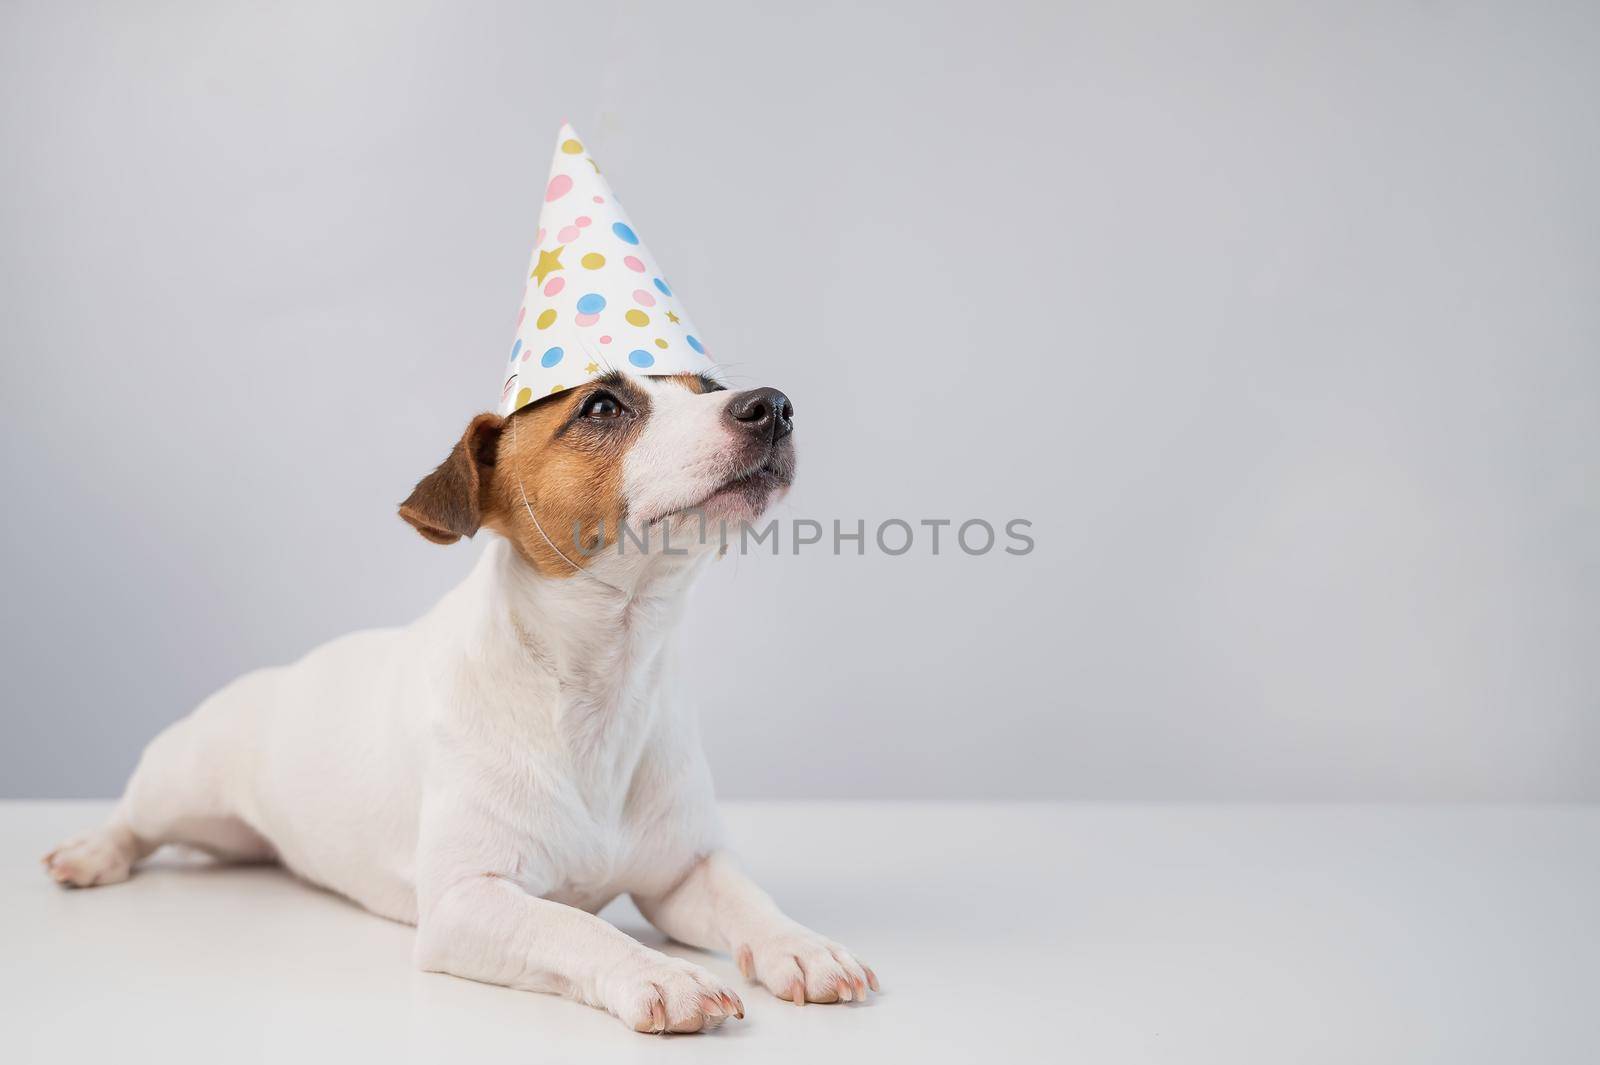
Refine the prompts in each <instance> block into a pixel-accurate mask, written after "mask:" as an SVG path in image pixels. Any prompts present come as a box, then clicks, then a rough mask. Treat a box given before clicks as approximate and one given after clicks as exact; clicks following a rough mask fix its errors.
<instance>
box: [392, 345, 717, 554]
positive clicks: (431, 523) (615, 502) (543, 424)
mask: <svg viewBox="0 0 1600 1065" xmlns="http://www.w3.org/2000/svg"><path fill="white" fill-rule="evenodd" d="M684 376H686V377H688V376H692V375H684ZM690 387H693V386H690ZM649 412H650V399H649V396H648V395H646V394H645V391H644V389H642V388H640V387H639V386H638V385H637V384H636V383H634V382H633V381H631V380H629V379H628V378H627V377H626V375H623V374H610V375H607V376H605V377H601V378H597V379H595V380H594V381H591V382H589V383H588V384H586V385H584V386H582V387H580V388H575V389H572V390H571V391H569V392H565V393H562V394H560V395H557V396H552V397H550V398H549V399H546V400H544V401H542V402H539V403H535V404H534V405H533V406H531V407H525V408H523V409H522V410H520V411H517V412H516V413H515V414H513V415H511V416H510V417H509V418H505V419H501V418H499V417H498V416H496V415H493V414H480V415H478V417H476V418H474V419H473V420H472V423H471V425H469V426H468V428H467V432H466V434H464V435H463V437H462V440H461V442H460V443H458V444H457V445H456V447H455V449H454V450H453V451H451V453H450V457H449V458H447V459H446V460H445V461H444V462H443V463H442V464H441V465H440V466H439V468H438V469H437V470H435V471H434V472H433V473H432V474H429V475H428V476H427V477H425V478H423V480H422V481H421V482H420V483H419V484H418V485H417V487H416V490H415V491H414V492H412V494H411V497H410V498H409V499H407V500H406V502H405V503H403V504H401V507H400V516H401V517H402V518H405V520H407V521H408V522H410V523H411V524H412V525H414V526H416V528H417V531H418V532H420V533H422V535H423V536H425V537H427V538H428V539H429V540H432V541H434V542H435V543H443V544H448V543H454V542H455V541H456V540H457V539H459V538H460V537H462V536H471V535H472V534H473V533H475V532H476V531H477V530H478V528H479V527H486V528H490V529H493V530H494V531H495V532H498V533H500V534H501V535H502V536H504V537H506V539H508V540H510V541H511V542H512V543H513V544H514V545H516V548H517V550H518V551H519V552H520V553H521V554H522V556H523V557H524V558H525V559H527V560H528V561H529V562H530V563H532V564H533V566H534V567H535V568H536V569H538V570H539V572H540V573H542V574H544V575H546V576H550V577H567V576H571V575H572V574H573V572H574V570H573V566H574V565H576V566H578V567H582V566H585V565H587V564H588V563H589V562H590V561H591V560H592V559H594V558H596V557H598V556H599V555H600V554H601V553H602V552H603V550H604V549H605V548H607V547H610V546H612V545H614V544H615V543H616V541H617V537H618V535H619V530H620V529H621V526H622V522H623V520H624V519H625V518H626V517H627V515H626V514H625V513H624V506H623V500H622V461H623V458H624V456H626V455H627V453H628V448H629V447H630V446H631V445H632V443H633V441H634V439H635V438H636V437H637V436H638V434H639V431H640V430H641V429H642V428H643V426H644V421H645V419H646V417H648V415H649ZM524 500H526V502H524ZM530 509H531V510H532V512H533V515H537V518H538V523H537V524H535V522H534V517H533V516H530V514H529V510H530ZM541 527H542V528H543V530H544V531H543V534H541V533H540V528H541ZM546 537H548V538H549V539H548V541H547V540H546ZM552 544H553V545H554V546H553V547H552ZM557 549H559V552H560V553H559V554H558V553H557ZM562 555H565V556H566V557H565V559H563V558H562Z"/></svg>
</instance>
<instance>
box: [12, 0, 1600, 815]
mask: <svg viewBox="0 0 1600 1065" xmlns="http://www.w3.org/2000/svg"><path fill="white" fill-rule="evenodd" d="M1197 8H1199V10H1197ZM1597 54H1600V18H1597V16H1596V9H1595V8H1594V7H1593V6H1591V5H1581V4H1522V3H1519V4H1512V3H1504V4H1499V5H1477V4H1458V3H1450V2H1429V3H1417V4H1406V5H1400V4H1392V3H1381V4H1361V5H1349V4H1334V3H1329V4H1323V5H1288V4H1265V3H1263V4H1246V3H1217V4H1207V5H1192V4H1187V3H1171V4H1144V3H1136V4H1114V3H1110V2H1098V3H1092V4H1082V3H1068V4H1059V3H1048V4H1046V3H1039V4H1032V5H1023V4H1005V3H999V4H997V3H985V4H956V3H938V4H934V3H906V4H902V5H896V6H879V5H874V6H871V7H870V8H869V7H866V6H862V5H856V4H826V3H823V4H810V5H805V6H804V8H803V9H797V8H796V5H782V6H781V7H780V6H779V5H772V10H771V11H768V12H761V11H758V10H755V9H754V6H753V5H748V4H743V3H724V4H705V3H695V4H663V3H644V2H638V3H624V4H619V3H614V2H613V3H604V2H586V3H582V4H575V3H567V4H525V3H513V2H506V3H492V4H491V3H476V4H472V3H469V4H446V3H437V4H414V3H383V4H371V5H359V4H353V3H341V4H324V3H316V4H304V5H272V6H271V7H270V9H269V8H268V6H267V5H260V6H259V7H256V6H252V7H249V8H247V7H245V6H242V5H239V6H235V5H231V4H218V3H190V4H157V3H106V4H102V5H88V4H82V3H62V2H50V3H18V2H15V0H8V2H6V3H5V4H4V6H3V8H0V108H3V109H4V110H3V114H4V160H3V162H0V218H3V224H4V242H3V250H0V270H3V281H4V297H3V312H4V313H3V318H0V321H3V329H4V344H5V362H4V375H5V376H4V381H3V384H4V389H5V397H4V398H5V411H6V415H5V420H4V440H3V443H4V447H3V459H0V461H3V462H4V464H5V466H4V498H5V500H6V501H7V504H8V507H7V511H8V513H7V515H6V521H5V523H4V532H3V536H4V541H3V544H0V549H3V550H0V557H3V559H4V562H3V565H4V576H5V593H6V602H7V605H6V610H5V612H4V632H3V634H0V635H3V651H0V653H3V655H4V660H3V668H4V680H5V704H4V712H3V715H0V793H3V794H5V795H10V796H28V795H37V796H78V795H84V796H88V795H109V794H112V793H114V792H115V791H117V790H118V788H119V787H120V785H121V783H122V781H123V779H124V778H125V776H126V774H127V773H128V771H129V769H130V768H131V766H132V764H133V761H134V759H135V757H136V754H137V751H138V749H139V747H140V746H141V744H142V743H143V742H144V741H145V740H146V739H147V738H148V737H150V736H151V735H152V734H154V733H155V732H156V730H158V729H159V728H161V727H162V726H163V725H165V724H166V723H167V722H169V721H171V720H173V719H175V718H176V717H178V716H179V715H181V714H183V713H185V712H186V711H187V710H188V709H189V708H190V707H191V706H192V705H193V704H194V703H195V702H196V701H197V700H198V699H199V698H201V697H202V696H203V695H205V694H206V693H207V692H208V691H210V690H212V689H213V688H215V687H216V686H218V685H219V684H221V683H223V682H224V681H226V680H227V679H229V678H230V677H232V676H233V675H235V674H237V673H239V672H241V671H243V670H245V669H247V668H250V667H253V666H257V665H262V664H266V663H273V662H282V661H286V660H289V659H292V658H294V657H296V656H298V655H299V654H300V653H302V652H303V651H305V650H306V649H308V648H310V647H311V646H313V645H315V644H317V643H318V642H320V641H323V640H325V639H327V638H329V637H331V636H334V635H335V634H338V633H340V632H344V631H346V630H349V629H352V628H356V627H364V626H374V625H386V624H392V623H399V622H404V621H406V620H407V619H409V618H411V617H413V616H415V615H416V614H418V613H419V612H421V611H422V610H424V609H425V608H426V607H427V606H428V604H430V603H431V602H432V601H433V600H434V599H435V598H436V597H437V596H439V595H440V594H441V593H442V592H443V591H444V590H445V589H446V588H447V587H449V586H450V585H451V584H452V583H453V582H455V581H456V580H457V579H459V578H460V576H461V575H462V574H463V572H464V571H465V570H466V569H467V568H468V566H469V565H470V564H471V562H472V560H473V557H474V556H475V555H476V553H477V551H478V550H479V547H478V545H458V546H456V547H454V548H450V549H442V548H438V547H434V546H431V545H429V544H427V543H425V542H423V541H422V540H421V539H420V538H419V537H417V536H416V535H415V534H414V533H413V532H412V531H411V530H410V529H409V528H408V527H406V526H405V525H404V524H402V523H401V522H400V521H399V520H398V519H397V518H396V517H395V516H394V506H395V504H396V503H397V502H398V501H399V500H400V499H401V498H403V497H404V496H405V494H406V493H407V491H408V490H409V489H410V487H411V485H412V483H413V482H414V481H415V480H416V478H417V477H418V476H420V475H421V474H422V473H424V472H425V471H427V470H428V469H429V468H431V467H432V465H433V464H434V463H435V462H437V461H438V460H439V459H440V458H442V457H443V456H444V454H445V452H446V451H447V449H448V448H449V446H450V444H451V442H452V441H453V440H454V439H455V438H456V436H457V435H458V434H459V432H460V430H461V428H462V427H463V425H464V424H465V423H466V421H467V419H468V418H469V417H470V416H471V415H472V414H473V413H474V412H476V411H478V410H480V409H484V408H486V407H489V406H491V405H492V404H493V403H494V401H495V399H496V398H497V396H498V392H499V386H500V373H501V368H502V365H503V362H504V359H505V352H506V350H507V345H508V344H509V343H510V340H511V335H512V333H511V329H512V319H513V315H514V313H515V311H516V309H517V305H518V300H519V297H520V295H521V288H522V279H523V276H524V271H525V265H526V261H527V256H528V249H529V247H530V243H531V240H532V236H533V231H534V227H535V224H536V219H537V213H538V207H539V200H540V195H539V193H540V190H541V188H542V185H543V183H544V178H545V173H546V168H547V166H548V160H549V154H550V151H551V148H552V142H553V138H554V135H555V131H556V128H557V125H558V123H559V122H560V120H561V119H562V118H564V117H567V118H570V119H571V120H572V121H573V122H574V123H575V124H576V125H577V127H578V129H579V131H580V132H581V133H582V134H583V135H584V136H585V138H586V139H587V140H588V141H589V142H590V145H591V147H592V149H593V150H594V152H595V154H596V156H597V157H598V158H599V159H600V160H601V161H602V162H603V163H604V164H605V166H606V170H607V173H608V176H609V177H610V178H611V179H612V181H613V183H614V184H615V185H616V187H617V190H618V192H619V194H620V195H621V197H622V198H623V199H624V201H625V202H626V203H627V205H628V207H629V210H630V211H631V213H632V214H633V216H634V218H635V220H636V221H638V222H639V223H640V225H641V228H642V229H643V230H644V231H645V233H646V236H647V239H648V240H649V242H650V244H651V245H652V247H653V248H654V250H655V252H656V254H657V255H658V256H659V257H660V258H661V259H662V261H663V262H664V264H665V265H666V267H667V269H668V270H669V272H670V277H671V279H672V282H673V284H674V286H675V287H676V288H677V289H678V291H679V292H680V293H682V294H683V295H684V296H685V298H686V300H687V302H688V304H689V306H690V307H692V308H693V310H694V313H695V317H696V319H697V321H698V323H699V325H700V326H701V328H702V330H703V331H704V332H705V334H706V335H707V336H708V338H710V340H711V342H712V344H713V346H714V348H715V349H716V350H717V351H718V352H719V353H720V354H722V355H723V356H724V357H726V358H728V359H731V360H733V361H735V362H736V363H737V367H736V369H737V371H738V372H739V373H741V374H743V375H744V379H745V380H746V381H748V382H756V383H772V384H777V385H780V386H782V387H783V388H785V389H786V390H787V391H788V392H789V393H790V395H792V396H793V397H794V400H795V403H796V406H797V407H798V410H799V437H798V439H799V441H800V445H801V464H802V476H801V480H800V483H799V485H798V486H797V489H796V491H795V493H794V495H793V497H792V500H791V502H790V503H788V504H786V505H785V508H784V513H785V514H786V515H787V516H790V517H814V518H817V519H820V520H822V521H825V522H826V521H831V520H832V519H834V518H836V517H837V518H841V519H844V520H846V521H847V522H851V523H853V522H854V520H855V519H857V518H864V519H866V520H867V521H868V522H869V523H876V522H877V521H879V520H882V519H885V518H890V517H903V518H907V519H910V520H917V519H920V518H955V519H961V518H967V517H983V518H987V519H990V520H992V521H996V522H999V521H1004V520H1006V519H1008V518H1012V517H1025V518H1029V519H1031V520H1032V521H1033V522H1034V523H1035V525H1034V530H1033V532H1034V535H1035V537H1036V540H1037V545H1038V546H1037V550H1036V551H1035V552H1034V553H1033V554H1031V555H1029V556H1027V557H1023V558H1015V557H1010V556H1006V555H1004V554H992V555H988V556H984V557H977V558H969V557H966V556H964V555H962V554H960V553H959V552H950V551H948V549H946V551H944V552H943V553H941V554H940V555H939V556H937V557H935V556H933V555H931V554H930V553H929V552H928V550H927V547H926V543H925V542H924V543H922V544H921V545H919V546H918V548H916V549H914V550H913V551H912V552H911V553H909V554H907V555H905V556H903V557H899V558H890V557H885V556H883V555H881V554H879V553H877V552H876V551H875V550H874V551H870V552H869V553H868V555H867V556H866V557H859V558H858V557H854V556H848V557H844V558H835V557H832V556H831V555H830V554H828V553H826V552H819V551H816V550H812V551H811V552H810V553H804V554H802V555H801V556H799V557H783V558H777V559H774V558H771V557H747V558H743V559H738V560H734V561H729V562H725V563H723V564H721V565H719V566H717V567H715V569H714V570H713V572H712V574H711V575H710V577H709V578H708V579H707V581H706V582H705V585H704V587H703V588H702V590H701V593H700V595H699V598H698V602H697V604H696V606H695V609H694V612H693V618H692V621H691V622H690V632H689V638H688V640H687V644H688V655H689V659H690V661H689V662H688V664H687V668H686V669H685V671H684V672H685V676H686V678H687V679H688V682H689V684H690V686H691V689H692V691H693V693H694V695H695V696H696V697H697V698H698V700H699V702H700V704H701V705H702V706H703V713H704V719H705V723H706V728H705V735H706V739H707V743H708V744H709V747H710V754H711V758H712V762H713V764H714V766H715V769H716V772H717V775H718V780H719V784H720V787H721V789H722V792H723V793H724V794H726V795H729V796H772V797H789V796H837V797H863V796H865V797H878V796H1069V797H1105V798H1148V799H1159V798H1172V797H1199V798H1215V799H1263V798H1285V799H1312V798H1350V799H1369V798H1370V799H1379V798H1400V799H1412V798H1416V799H1445V800H1449V799H1490V798H1505V799H1516V798H1584V799H1595V798H1600V773H1597V767H1600V754H1597V747H1600V715H1597V708H1600V654H1597V646H1600V639H1597V638H1600V625H1597V621H1600V606H1597V603H1600V596H1597V593H1600V548H1597V545H1600V507H1597V504H1596V493H1595V484H1596V473H1597V470H1596V458H1597V454H1600V425H1597V421H1600V419H1597V409H1600V302H1597V296H1600V269H1597V268H1600V252H1597V248H1600V239H1597V238H1600V202H1597V197H1596V190H1597V189H1600V123H1597V121H1596V101H1597V100H1600V66H1597V64H1596V63H1595V56H1596V55H1597ZM752 601H754V602H759V603H762V604H767V607H766V608H765V609H762V610H760V611H759V612H758V614H759V618H760V621H759V623H751V622H750V621H749V620H748V618H749V617H750V611H749V609H748V606H747V604H748V603H750V602H752ZM774 674H779V675H781V676H783V677H784V678H785V680H784V683H783V684H781V685H778V686H773V685H769V684H765V683H762V684H759V685H758V684H757V683H755V678H757V677H761V678H766V677H769V676H772V675H774Z"/></svg>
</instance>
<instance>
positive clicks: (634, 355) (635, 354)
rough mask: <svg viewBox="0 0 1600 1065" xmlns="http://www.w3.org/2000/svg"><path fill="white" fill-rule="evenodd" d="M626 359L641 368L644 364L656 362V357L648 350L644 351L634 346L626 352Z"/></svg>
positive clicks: (652, 364) (650, 364)
mask: <svg viewBox="0 0 1600 1065" xmlns="http://www.w3.org/2000/svg"><path fill="white" fill-rule="evenodd" d="M628 361H629V362H631V363H633V364H634V365H635V366H638V367H640V368H643V367H646V366H654V365H655V364H656V357H655V356H654V355H652V354H650V353H649V352H648V351H645V350H644V349H643V348H635V349H633V350H632V351H630V352H628Z"/></svg>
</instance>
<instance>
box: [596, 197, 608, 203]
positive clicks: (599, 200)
mask: <svg viewBox="0 0 1600 1065" xmlns="http://www.w3.org/2000/svg"><path fill="white" fill-rule="evenodd" d="M594 202H595V203H605V202H606V198H605V197H604V196H596V197H595V198H594Z"/></svg>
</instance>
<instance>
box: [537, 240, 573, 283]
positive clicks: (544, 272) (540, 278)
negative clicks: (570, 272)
mask: <svg viewBox="0 0 1600 1065" xmlns="http://www.w3.org/2000/svg"><path fill="white" fill-rule="evenodd" d="M565 249H566V245H565V244H563V245H561V247H559V248H557V249H556V250H555V251H541V252H539V265H538V266H535V267H534V268H533V279H534V280H535V281H537V282H539V284H541V285H542V284H544V279H545V278H546V277H547V276H548V275H550V274H553V273H555V272H556V271H557V270H565V269H566V267H565V266H562V265H561V253H562V251H564V250H565Z"/></svg>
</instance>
